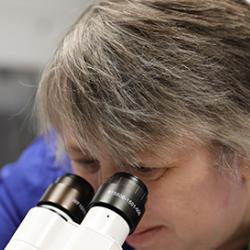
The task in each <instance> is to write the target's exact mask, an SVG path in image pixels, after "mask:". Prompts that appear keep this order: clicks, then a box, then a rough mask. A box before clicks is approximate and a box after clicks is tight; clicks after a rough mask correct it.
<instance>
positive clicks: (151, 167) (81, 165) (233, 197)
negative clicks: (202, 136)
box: [66, 141, 248, 250]
mask: <svg viewBox="0 0 250 250" xmlns="http://www.w3.org/2000/svg"><path fill="white" fill-rule="evenodd" d="M66 147H67V150H68V153H69V156H70V158H71V160H72V166H73V169H74V171H75V173H77V174H79V175H81V176H82V177H84V178H86V179H87V180H88V181H89V182H90V183H91V184H92V185H93V186H94V187H95V188H97V187H98V186H99V185H100V184H101V183H102V182H104V181H105V180H106V178H108V177H109V176H110V175H112V174H114V173H115V172H117V171H120V168H119V166H115V165H114V163H113V161H112V160H111V158H110V157H109V155H108V154H106V153H105V152H104V153H103V156H102V157H101V159H92V158H91V152H89V155H85V154H83V153H81V151H80V150H79V149H78V148H77V146H76V145H74V143H72V142H67V141H66ZM137 159H138V162H137V164H139V165H140V166H141V168H140V169H134V168H132V167H130V168H129V167H128V168H127V171H129V172H132V173H134V174H135V175H137V176H138V177H139V178H141V179H142V180H143V181H144V182H145V184H146V185H147V187H148V189H149V197H148V202H147V204H146V212H145V214H144V217H143V218H142V220H141V222H140V224H139V225H138V227H137V230H136V231H135V232H134V233H133V234H132V235H131V236H129V237H128V240H127V242H128V243H129V244H130V245H131V246H133V247H135V248H136V250H167V249H169V250H214V249H220V250H222V249H223V250H224V249H225V250H229V249H237V250H238V249H241V246H242V244H243V246H244V244H246V241H247V238H246V239H245V238H244V236H245V235H244V230H246V228H245V224H244V223H245V221H246V219H248V218H247V216H248V211H247V209H248V197H247V196H248V188H247V184H246V180H245V178H244V176H242V175H241V173H240V171H239V173H238V174H236V173H232V171H227V172H226V171H223V172H222V171H219V170H218V169H217V167H215V160H214V159H213V156H212V154H211V153H210V152H209V150H208V149H207V148H206V147H204V146H202V145H193V144H192V143H190V142H189V141H186V142H185V143H183V147H182V148H178V149H175V150H174V149H172V150H169V149H167V148H166V147H164V145H161V146H159V148H158V149H157V152H156V153H152V152H151V153H149V152H144V153H143V154H140V155H138V158H137Z"/></svg>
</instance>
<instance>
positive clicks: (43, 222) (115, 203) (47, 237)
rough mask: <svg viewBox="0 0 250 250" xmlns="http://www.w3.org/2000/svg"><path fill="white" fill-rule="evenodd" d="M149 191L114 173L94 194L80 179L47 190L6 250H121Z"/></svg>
mask: <svg viewBox="0 0 250 250" xmlns="http://www.w3.org/2000/svg"><path fill="white" fill-rule="evenodd" d="M147 195H148V190H147V187H146V186H145V184H144V183H143V182H142V181H141V180H140V179H138V178H137V177H135V176H133V175H130V174H128V173H123V172H120V173H116V174H115V175H113V176H111V177H110V178H109V179H108V180H107V181H106V182H105V183H104V184H103V185H102V186H101V187H100V188H99V189H98V190H97V192H96V193H94V189H93V188H92V186H91V185H90V184H89V183H88V182H87V181H86V180H84V179H83V178H81V177H80V176H77V175H74V174H66V175H65V176H63V177H60V178H58V179H57V180H56V182H55V183H53V184H51V185H50V186H49V188H48V189H47V191H46V192H45V193H44V195H43V196H42V198H41V199H40V201H39V203H38V205H37V206H36V207H34V208H32V209H31V210H30V211H29V212H28V214H27V215H26V217H25V218H24V220H23V222H22V223H21V225H20V226H19V228H18V229H17V231H16V232H15V234H14V236H13V237H12V239H11V240H10V242H9V244H8V245H7V247H6V248H5V250H82V249H85V250H100V249H102V250H122V248H121V246H122V244H123V243H124V241H125V240H126V238H127V236H128V235H129V234H131V233H132V232H133V231H134V230H135V228H136V226H137V225H138V223H139V222H140V220H141V218H142V216H143V214H144V212H145V203H146V201H147Z"/></svg>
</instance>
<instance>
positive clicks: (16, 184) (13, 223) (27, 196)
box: [0, 137, 71, 249]
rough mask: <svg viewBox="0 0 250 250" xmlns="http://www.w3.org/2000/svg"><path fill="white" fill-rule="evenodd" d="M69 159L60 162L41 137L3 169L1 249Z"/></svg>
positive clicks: (0, 179) (0, 183)
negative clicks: (62, 163) (58, 162)
mask: <svg viewBox="0 0 250 250" xmlns="http://www.w3.org/2000/svg"><path fill="white" fill-rule="evenodd" d="M70 171H71V168H70V164H69V161H67V163H65V166H59V165H58V164H56V161H55V150H54V149H53V148H52V147H50V146H49V144H48V143H47V142H46V141H45V139H44V137H40V138H38V139H36V140H35V141H34V143H33V144H32V145H31V146H30V147H29V148H27V149H26V151H24V153H23V154H22V155H21V157H20V158H19V159H18V161H17V162H15V163H13V164H9V165H7V166H5V167H3V169H2V170H1V172H0V249H4V247H5V246H6V244H7V243H8V241H9V240H10V238H11V236H12V235H13V233H14V232H15V231H16V229H17V227H18V226H19V224H20V222H21V221H22V219H23V218H24V216H25V214H26V213H27V212H28V210H29V209H30V208H32V207H33V206H35V205H36V203H37V202H38V201H39V199H40V197H41V195H42V194H43V193H44V191H45V190H46V188H47V187H48V185H49V184H50V183H51V182H53V181H54V180H55V179H56V178H57V177H59V176H61V175H63V174H64V173H65V172H70Z"/></svg>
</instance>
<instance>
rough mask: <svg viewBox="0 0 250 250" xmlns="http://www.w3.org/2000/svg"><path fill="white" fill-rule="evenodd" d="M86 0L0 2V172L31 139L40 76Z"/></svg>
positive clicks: (86, 3)
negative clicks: (35, 98) (34, 100)
mask: <svg viewBox="0 0 250 250" xmlns="http://www.w3.org/2000/svg"><path fill="white" fill-rule="evenodd" d="M89 3H90V0H53V1H51V0H0V34H1V35H0V167H1V166H3V165H4V164H6V163H10V162H13V161H15V160H16V159H17V158H18V156H19V155H20V153H21V152H22V150H23V149H24V148H25V147H26V146H27V145H28V144H29V143H30V142H31V141H32V139H33V138H34V137H35V136H36V134H37V131H36V128H35V127H34V123H33V118H32V115H31V113H32V112H31V111H32V108H33V99H34V94H35V91H36V86H37V83H38V81H39V78H40V75H41V72H42V70H43V68H44V67H45V65H46V63H47V62H48V60H49V59H50V57H51V56H52V55H53V52H54V50H55V48H56V45H57V43H58V42H59V40H60V39H61V38H62V36H63V34H64V33H65V32H66V31H67V28H68V27H69V26H70V24H71V23H72V22H74V20H75V19H76V18H77V17H78V15H79V14H80V13H81V12H82V10H83V9H84V8H86V6H87V5H88V4H89Z"/></svg>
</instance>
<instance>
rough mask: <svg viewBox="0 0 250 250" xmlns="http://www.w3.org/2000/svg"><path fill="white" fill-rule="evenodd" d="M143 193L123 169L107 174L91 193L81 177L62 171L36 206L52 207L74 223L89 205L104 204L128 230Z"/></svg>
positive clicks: (134, 222)
mask: <svg viewBox="0 0 250 250" xmlns="http://www.w3.org/2000/svg"><path fill="white" fill-rule="evenodd" d="M147 194H148V190H147V187H146V186H145V184H144V183H143V182H142V181H141V180H140V179H138V178H137V177H135V176H133V175H130V174H128V173H125V172H120V173H116V174H115V175H113V176H111V177H110V178H109V179H108V180H107V181H106V182H105V183H104V184H103V185H102V186H101V187H100V188H99V189H98V191H97V192H96V194H95V195H94V189H93V188H92V186H91V185H90V184H89V183H88V182H87V181H86V180H85V179H83V178H81V177H80V176H77V175H74V174H66V175H65V176H63V177H61V178H59V179H58V180H57V181H56V182H55V183H54V184H52V185H51V186H50V187H49V188H48V189H47V191H46V193H45V194H44V195H43V196H42V198H41V200H40V201H39V203H38V206H42V205H51V206H54V207H56V208H58V209H60V210H62V211H63V212H64V213H66V214H67V215H68V216H69V217H70V218H71V219H72V220H73V221H74V222H76V223H78V224H80V223H81V222H82V220H83V218H84V217H85V215H86V213H87V210H89V209H90V208H92V207H94V206H101V207H106V208H109V209H111V210H112V211H114V212H116V213H117V214H119V215H120V216H121V217H123V219H124V220H125V221H126V222H127V223H128V225H129V227H130V233H132V232H133V231H134V229H135V228H136V226H137V224H138V223H139V221H140V219H141V217H142V216H143V214H144V211H145V207H144V205H145V203H146V200H147ZM61 216H62V215H61Z"/></svg>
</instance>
